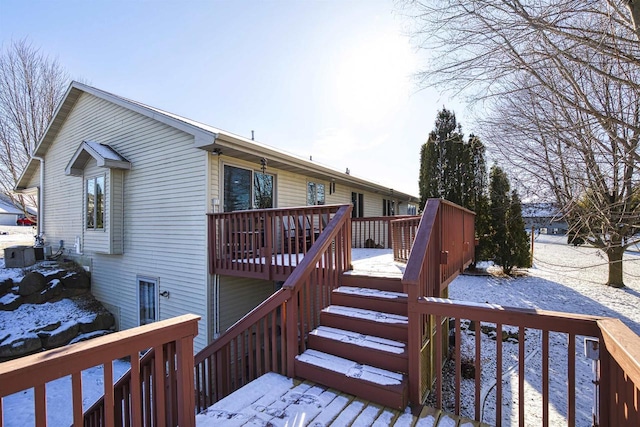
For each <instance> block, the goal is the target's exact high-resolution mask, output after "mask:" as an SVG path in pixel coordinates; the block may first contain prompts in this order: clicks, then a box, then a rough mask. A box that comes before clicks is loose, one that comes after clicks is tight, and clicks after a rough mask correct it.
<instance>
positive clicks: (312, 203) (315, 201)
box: [307, 181, 327, 206]
mask: <svg viewBox="0 0 640 427" xmlns="http://www.w3.org/2000/svg"><path fill="white" fill-rule="evenodd" d="M312 185H313V186H314V188H315V191H314V194H313V200H311V199H310V198H309V196H310V194H311V193H310V186H312ZM320 187H322V199H323V200H322V203H318V194H320V191H319V189H320ZM326 204H327V192H326V187H325V185H324V183H323V182H314V181H307V206H322V205H326Z"/></svg>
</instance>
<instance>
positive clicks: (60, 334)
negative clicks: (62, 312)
mask: <svg viewBox="0 0 640 427" xmlns="http://www.w3.org/2000/svg"><path fill="white" fill-rule="evenodd" d="M79 330H80V325H78V324H77V323H76V322H67V323H63V324H62V325H60V326H59V327H58V328H57V329H55V330H53V331H50V332H48V331H42V332H39V333H38V337H40V340H42V347H44V348H46V349H50V348H56V347H61V346H63V345H67V344H68V343H69V341H71V340H72V339H73V338H75V336H76V335H78V331H79Z"/></svg>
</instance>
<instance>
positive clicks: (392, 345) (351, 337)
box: [311, 326, 406, 354]
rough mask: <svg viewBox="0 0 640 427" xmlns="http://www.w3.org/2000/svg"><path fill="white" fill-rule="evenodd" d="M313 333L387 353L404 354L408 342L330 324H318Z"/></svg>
mask: <svg viewBox="0 0 640 427" xmlns="http://www.w3.org/2000/svg"><path fill="white" fill-rule="evenodd" d="M311 334H313V335H317V336H319V337H322V338H327V339H331V340H335V341H340V342H343V343H347V344H353V345H357V346H360V347H366V348H370V349H375V350H380V351H384V352H387V353H394V354H402V353H404V352H405V349H406V344H405V343H403V342H402V341H396V340H390V339H388V338H382V337H376V336H373V335H366V334H360V333H358V332H353V331H346V330H344V329H338V328H332V327H330V326H318V327H317V328H316V329H314V330H313V331H311Z"/></svg>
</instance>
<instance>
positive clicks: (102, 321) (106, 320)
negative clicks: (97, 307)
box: [79, 310, 115, 333]
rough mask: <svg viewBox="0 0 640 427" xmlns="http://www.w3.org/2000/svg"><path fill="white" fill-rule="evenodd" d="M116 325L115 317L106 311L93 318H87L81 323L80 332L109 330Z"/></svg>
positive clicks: (81, 320)
mask: <svg viewBox="0 0 640 427" xmlns="http://www.w3.org/2000/svg"><path fill="white" fill-rule="evenodd" d="M114 323H115V319H114V318H113V315H112V314H111V313H109V312H108V311H106V310H104V311H102V312H100V313H96V314H95V315H93V316H87V317H84V318H82V319H80V321H79V326H80V332H81V333H87V332H93V331H98V330H105V329H109V328H111V327H112V326H113V324H114Z"/></svg>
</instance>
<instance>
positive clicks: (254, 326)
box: [195, 205, 352, 411]
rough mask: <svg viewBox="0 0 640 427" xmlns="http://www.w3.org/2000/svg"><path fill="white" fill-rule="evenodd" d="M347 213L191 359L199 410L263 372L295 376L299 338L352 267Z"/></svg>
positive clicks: (347, 208) (346, 208) (343, 211)
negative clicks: (276, 287)
mask: <svg viewBox="0 0 640 427" xmlns="http://www.w3.org/2000/svg"><path fill="white" fill-rule="evenodd" d="M351 209H352V207H351V206H350V205H341V206H339V207H338V209H337V210H336V212H335V215H334V216H333V218H332V219H331V221H329V222H328V223H327V224H326V226H325V227H324V228H323V230H322V232H320V234H319V236H318V237H317V238H316V239H315V243H314V244H313V245H312V246H311V247H310V248H309V250H308V251H307V253H306V254H305V255H304V258H302V259H301V260H300V262H299V263H298V265H297V267H296V268H295V269H294V270H293V272H292V273H291V274H290V275H289V277H288V278H287V279H286V281H285V283H284V284H283V286H282V288H281V289H280V290H278V291H277V292H275V293H274V294H273V295H272V296H271V297H269V298H268V299H266V300H265V301H264V302H262V303H261V304H260V305H258V306H257V307H256V308H255V309H253V310H252V311H251V312H250V313H248V314H247V315H245V316H244V317H243V318H242V319H240V320H239V321H238V322H236V323H235V324H234V325H233V326H231V327H230V328H229V329H228V330H227V331H226V332H224V333H223V334H222V335H221V336H220V337H219V338H218V339H216V340H215V341H213V342H212V343H211V344H209V345H208V346H207V347H205V348H204V349H203V350H201V351H200V352H199V353H198V354H197V355H196V356H195V383H196V409H197V410H198V411H202V410H203V409H205V408H207V407H208V406H210V405H212V404H213V403H215V402H216V401H217V400H219V399H221V398H222V397H224V396H226V395H228V394H229V393H231V392H232V391H234V390H236V389H238V388H240V387H241V386H242V385H244V384H246V383H247V382H249V381H251V380H253V379H255V378H257V376H259V375H260V374H262V373H264V372H269V371H275V372H278V373H281V374H285V375H291V376H292V375H293V360H294V359H295V356H296V355H297V354H298V352H299V351H300V349H301V346H302V345H303V343H301V341H303V339H302V338H303V337H304V336H305V334H306V331H307V329H308V328H309V327H311V326H313V325H315V323H316V322H315V321H314V319H313V318H314V317H315V316H318V317H319V310H321V309H322V308H324V307H325V306H327V305H329V303H330V293H331V290H332V289H333V288H334V287H336V286H337V285H338V279H339V276H340V274H341V273H342V272H343V271H344V270H345V269H346V268H348V267H349V266H350V264H351V250H350V247H351V240H350V239H351V233H350V231H351V228H350V227H351V223H350V215H351ZM319 269H320V270H324V271H323V272H318V271H319ZM316 276H317V277H320V276H322V277H323V279H324V280H323V283H320V282H316V281H315V279H314V278H315V277H316ZM296 343H297V344H296Z"/></svg>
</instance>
